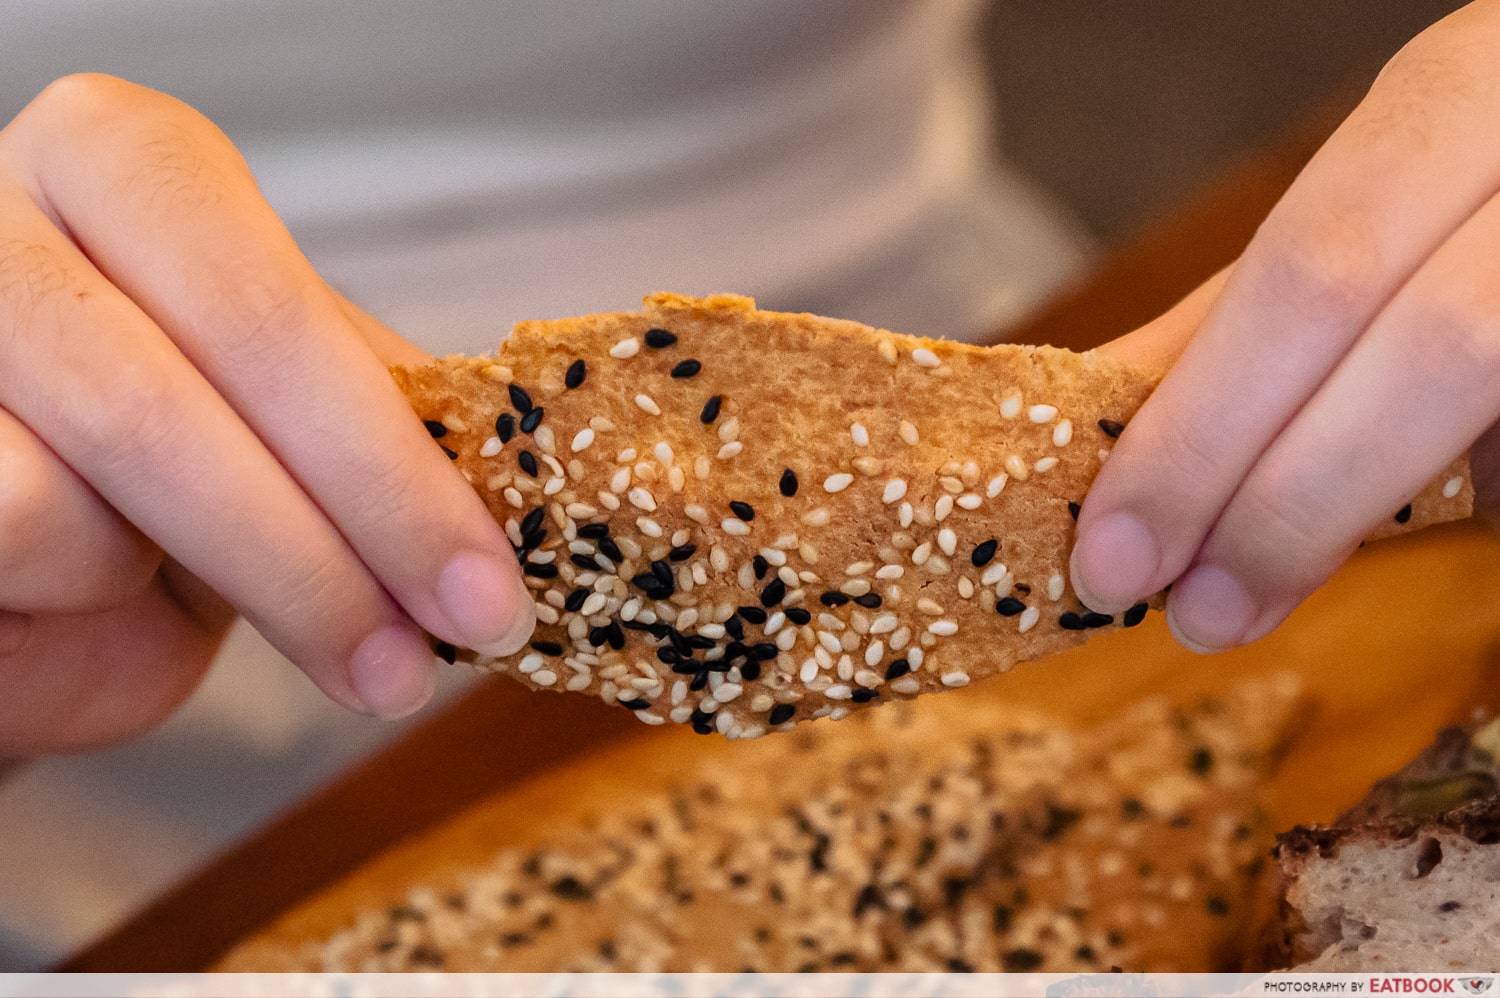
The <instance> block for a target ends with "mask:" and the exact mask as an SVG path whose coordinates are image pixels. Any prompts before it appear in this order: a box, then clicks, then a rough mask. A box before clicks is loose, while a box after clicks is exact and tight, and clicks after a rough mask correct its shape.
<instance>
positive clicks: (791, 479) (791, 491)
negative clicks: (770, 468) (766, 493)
mask: <svg viewBox="0 0 1500 998" xmlns="http://www.w3.org/2000/svg"><path fill="white" fill-rule="evenodd" d="M781 494H782V495H784V496H786V497H787V498H788V499H790V498H791V497H792V496H794V495H796V494H797V473H796V472H795V471H793V470H792V469H791V468H787V469H785V470H784V471H782V473H781Z"/></svg>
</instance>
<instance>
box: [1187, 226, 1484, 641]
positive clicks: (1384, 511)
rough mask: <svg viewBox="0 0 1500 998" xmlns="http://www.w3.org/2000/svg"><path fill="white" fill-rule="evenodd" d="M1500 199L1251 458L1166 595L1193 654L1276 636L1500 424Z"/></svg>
mask: <svg viewBox="0 0 1500 998" xmlns="http://www.w3.org/2000/svg"><path fill="white" fill-rule="evenodd" d="M1496 246H1500V199H1492V200H1491V201H1490V202H1489V204H1487V205H1486V206H1485V207H1484V208H1482V209H1481V210H1480V211H1479V212H1478V213H1477V214H1475V216H1474V217H1473V218H1471V219H1470V220H1469V221H1468V222H1467V223H1465V225H1464V226H1463V227H1462V228H1461V229H1459V231H1458V232H1457V233H1456V234H1455V235H1454V236H1453V238H1452V239H1450V240H1449V241H1448V242H1447V243H1446V244H1444V245H1443V246H1442V247H1441V248H1440V249H1439V250H1438V251H1437V252H1436V253H1435V254H1434V255H1433V256H1432V257H1431V258H1430V259H1429V260H1428V261H1427V263H1425V264H1424V265H1423V266H1422V268H1421V269H1420V270H1419V271H1418V272H1417V274H1416V275H1415V276H1414V277H1413V278H1412V280H1411V281H1410V282H1409V283H1408V284H1407V285H1406V286H1405V287H1404V288H1403V289H1402V290H1401V291H1400V293H1399V294H1397V296H1396V297H1395V298H1394V299H1393V300H1392V302H1391V304H1390V305H1389V306H1388V307H1387V308H1386V309H1385V310H1384V311H1383V312H1382V313H1381V314H1380V316H1379V317H1378V318H1377V319H1376V320H1375V322H1374V323H1372V325H1371V327H1370V329H1369V331H1368V332H1367V333H1365V335H1364V336H1363V337H1361V338H1360V340H1359V342H1358V343H1356V344H1355V346H1354V348H1353V349H1352V350H1351V351H1350V352H1349V354H1348V356H1346V357H1345V358H1344V360H1343V361H1342V362H1341V363H1340V364H1339V366H1338V368H1337V369H1336V370H1335V371H1334V373H1333V375H1332V376H1331V377H1330V378H1329V379H1328V381H1327V382H1326V383H1325V384H1324V385H1323V386H1322V388H1321V389H1319V391H1318V393H1317V394H1316V395H1315V396H1314V397H1313V398H1312V400H1311V401H1310V402H1308V404H1307V405H1306V406H1305V407H1304V408H1303V409H1302V410H1301V412H1299V413H1298V414H1297V416H1296V418H1295V419H1294V420H1293V421H1292V422H1291V424H1290V425H1289V426H1287V428H1286V429H1285V430H1284V431H1283V432H1282V433H1281V434H1280V435H1279V436H1278V437H1277V439H1276V441H1275V443H1273V444H1272V445H1271V447H1270V448H1269V449H1268V450H1267V451H1266V453H1265V454H1264V455H1263V456H1262V457H1261V459H1260V461H1259V462H1257V463H1256V465H1255V468H1254V469H1253V470H1252V471H1251V472H1250V474H1249V475H1248V476H1247V477H1246V479H1245V481H1244V483H1243V485H1241V487H1240V489H1239V491H1238V492H1236V493H1235V496H1234V498H1233V499H1232V500H1231V501H1230V503H1229V505H1228V506H1227V507H1226V508H1225V510H1224V512H1223V515H1221V516H1220V517H1219V520H1218V522H1217V523H1216V525H1215V526H1214V528H1213V531H1212V532H1211V534H1210V535H1209V537H1208V540H1207V541H1206V542H1205V544H1204V545H1203V548H1202V550H1201V551H1200V552H1199V554H1198V556H1197V559H1196V561H1195V563H1194V566H1193V568H1192V569H1191V570H1190V571H1189V572H1188V573H1187V575H1186V576H1184V577H1183V578H1182V579H1181V580H1180V581H1179V582H1178V583H1176V584H1175V585H1174V586H1173V588H1172V593H1171V596H1170V599H1169V602H1168V620H1169V622H1170V623H1171V624H1172V626H1173V629H1174V631H1175V632H1176V633H1177V634H1178V635H1179V637H1180V638H1182V639H1183V643H1184V644H1187V645H1189V646H1190V647H1198V648H1204V649H1217V648H1227V647H1230V646H1233V645H1237V644H1240V643H1243V642H1245V641H1251V640H1254V639H1256V638H1258V637H1260V636H1262V635H1263V634H1265V633H1267V632H1268V631H1270V630H1271V629H1272V628H1274V627H1275V626H1276V625H1277V624H1278V623H1280V622H1281V620H1282V619H1284V618H1285V617H1286V615H1287V614H1288V613H1290V612H1291V610H1292V608H1293V607H1295V606H1296V605H1297V604H1298V603H1299V602H1301V601H1302V599H1303V598H1305V597H1306V596H1307V595H1308V594H1309V593H1310V592H1312V590H1313V589H1315V588H1316V587H1317V586H1319V585H1321V584H1322V583H1323V582H1324V581H1326V580H1327V578H1328V576H1330V575H1331V574H1332V573H1333V571H1334V570H1335V569H1336V568H1337V567H1338V566H1339V565H1340V564H1341V563H1342V562H1343V561H1344V560H1345V558H1347V557H1348V555H1349V554H1350V553H1351V552H1352V551H1353V550H1354V549H1355V548H1356V547H1357V546H1358V544H1359V542H1360V540H1361V539H1363V538H1364V537H1366V536H1368V535H1369V534H1370V532H1371V531H1373V530H1374V529H1375V527H1377V526H1378V525H1380V524H1382V523H1384V522H1386V521H1387V520H1388V519H1389V518H1390V517H1391V516H1392V515H1393V514H1395V513H1396V511H1397V510H1399V509H1401V508H1402V507H1403V506H1404V505H1405V504H1406V503H1407V502H1409V501H1410V500H1411V498H1412V496H1413V495H1415V494H1416V493H1417V492H1419V491H1420V490H1421V489H1422V487H1423V486H1424V485H1425V484H1426V483H1427V482H1429V481H1431V480H1432V479H1434V478H1436V477H1437V476H1438V475H1439V474H1441V473H1442V471H1443V469H1444V468H1446V467H1447V466H1448V464H1449V463H1450V462H1451V461H1452V460H1453V459H1454V458H1456V457H1457V456H1458V455H1459V454H1461V453H1462V452H1463V451H1464V450H1465V449H1466V448H1467V447H1468V446H1469V444H1470V443H1471V442H1473V441H1474V440H1475V439H1476V438H1478V437H1479V436H1480V435H1481V434H1482V433H1483V432H1484V431H1485V429H1486V427H1489V426H1491V425H1493V424H1494V423H1495V420H1496V418H1497V416H1500V388H1497V385H1500V296H1497V295H1496V293H1495V291H1494V290H1493V289H1494V287H1495V278H1496V269H1495V266H1494V262H1493V261H1494V248H1495V247H1496Z"/></svg>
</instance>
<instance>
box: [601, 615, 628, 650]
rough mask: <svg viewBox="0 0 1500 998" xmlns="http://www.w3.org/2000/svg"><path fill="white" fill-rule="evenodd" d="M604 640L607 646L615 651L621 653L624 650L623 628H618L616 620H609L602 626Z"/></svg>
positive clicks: (618, 624)
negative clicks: (606, 641)
mask: <svg viewBox="0 0 1500 998" xmlns="http://www.w3.org/2000/svg"><path fill="white" fill-rule="evenodd" d="M604 630H605V638H606V640H608V641H609V646H610V647H611V648H613V649H614V650H615V651H623V650H624V648H625V628H623V627H621V626H620V622H619V621H618V620H611V621H610V622H609V623H608V624H605V625H604Z"/></svg>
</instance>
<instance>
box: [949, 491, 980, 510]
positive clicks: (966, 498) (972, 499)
mask: <svg viewBox="0 0 1500 998" xmlns="http://www.w3.org/2000/svg"><path fill="white" fill-rule="evenodd" d="M953 501H954V502H956V503H957V504H958V508H959V509H978V508H979V506H980V504H981V503H983V502H984V500H983V499H981V498H980V497H979V494H978V493H976V492H966V493H964V494H963V495H961V496H959V497H958V498H957V499H955V500H953Z"/></svg>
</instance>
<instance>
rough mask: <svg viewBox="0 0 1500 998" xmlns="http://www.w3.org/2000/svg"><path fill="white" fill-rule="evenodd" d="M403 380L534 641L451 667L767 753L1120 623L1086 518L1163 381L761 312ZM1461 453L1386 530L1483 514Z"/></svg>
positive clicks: (744, 310)
mask: <svg viewBox="0 0 1500 998" xmlns="http://www.w3.org/2000/svg"><path fill="white" fill-rule="evenodd" d="M393 373H394V376H395V378H396V380H397V382H398V384H399V385H400V386H401V388H402V389H403V390H404V391H405V392H406V393H407V395H408V397H409V398H410V399H411V402H412V405H413V407H414V408H415V409H416V411H417V413H418V415H420V416H421V418H422V419H423V420H424V421H426V423H427V425H428V428H429V429H430V430H431V431H432V433H433V435H434V436H435V437H437V438H438V440H437V442H438V443H439V444H441V445H442V446H443V447H444V448H445V450H446V451H447V452H448V453H449V454H450V455H451V456H453V459H454V461H455V462H456V464H457V466H458V467H459V469H460V470H461V471H462V472H463V474H464V475H465V476H466V477H467V478H468V479H469V481H470V482H471V483H472V484H473V485H474V487H475V488H476V489H477V490H478V491H479V493H480V494H481V495H482V496H483V498H484V500H485V502H486V503H487V504H488V505H489V508H490V510H491V511H492V512H493V513H494V514H495V516H496V518H497V519H498V520H499V521H501V522H502V523H503V524H504V525H505V529H506V531H507V533H508V534H509V535H510V538H511V542H512V543H513V544H514V545H515V547H516V550H517V555H518V557H519V558H520V560H521V563H522V568H523V572H524V574H525V576H526V579H527V583H528V585H529V586H530V587H531V589H532V591H533V593H534V594H535V598H536V607H537V616H538V626H537V630H536V634H535V635H534V636H533V639H532V641H531V644H530V646H529V647H527V648H525V649H523V650H522V651H521V652H519V653H517V654H516V655H513V656H510V657H507V658H500V659H493V658H486V657H483V656H480V655H478V654H476V653H474V652H472V651H469V650H464V649H454V648H452V647H449V646H441V645H440V646H439V650H440V653H442V654H444V656H445V657H447V658H450V659H456V660H462V661H466V662H470V663H473V664H474V665H476V666H477V667H479V668H482V669H487V670H490V671H494V672H501V673H505V674H507V675H510V676H513V677H515V678H517V679H519V680H520V681H522V682H524V683H527V684H528V685H531V686H533V687H536V688H540V689H555V690H571V691H577V692H587V693H590V694H592V695H595V696H598V697H600V698H601V699H603V700H605V701H606V702H608V703H617V704H620V705H621V706H624V707H626V708H628V709H630V710H632V711H634V712H635V713H636V716H637V717H638V718H639V719H640V720H641V721H643V722H645V723H648V724H663V723H666V722H668V721H671V722H674V723H678V724H690V725H692V726H693V728H694V729H695V730H697V731H699V732H700V733H703V734H708V733H712V732H715V731H717V732H719V733H721V734H724V735H728V736H730V737H754V736H757V735H761V734H764V733H765V732H767V731H771V730H780V729H786V728H790V727H791V726H793V725H794V724H796V723H797V722H798V721H802V720H807V719H811V718H818V717H825V716H827V717H833V718H839V717H842V716H844V715H845V714H847V713H848V712H849V711H850V710H852V709H854V708H856V707H859V706H861V705H865V704H869V703H880V702H885V701H888V700H892V699H907V698H910V697H914V696H917V695H920V694H922V693H929V692H938V691H942V690H947V689H954V688H957V687H962V686H965V685H967V684H968V683H969V682H971V681H972V680H974V679H979V678H982V677H985V676H989V675H993V674H995V673H998V672H1004V671H1006V670H1008V669H1010V668H1011V667H1012V666H1013V665H1014V664H1015V663H1017V662H1022V661H1029V660H1032V659H1036V658H1041V657H1043V656H1045V655H1049V654H1052V653H1053V652H1058V651H1062V650H1064V649H1066V648H1070V647H1072V646H1074V645H1077V644H1080V643H1082V642H1083V641H1085V640H1087V639H1088V637H1089V636H1090V635H1092V634H1094V633H1097V632H1099V631H1101V630H1113V629H1118V628H1121V627H1131V626H1134V625H1135V624H1137V623H1139V622H1140V621H1141V619H1142V618H1143V617H1144V616H1145V613H1146V611H1147V609H1148V608H1151V607H1159V606H1160V605H1161V603H1162V597H1161V596H1160V595H1158V596H1157V597H1154V598H1153V599H1152V600H1150V601H1147V602H1143V603H1140V604H1138V605H1136V606H1134V607H1132V608H1131V609H1130V610H1128V611H1126V612H1125V613H1123V614H1121V615H1119V616H1118V617H1116V616H1111V615H1109V614H1101V613H1094V612H1091V611H1090V610H1088V609H1087V608H1086V607H1084V606H1083V605H1082V604H1081V603H1080V602H1079V601H1078V599H1077V597H1076V596H1075V595H1074V594H1073V590H1072V587H1071V585H1070V584H1069V581H1068V578H1067V567H1068V555H1069V552H1070V550H1071V548H1072V543H1073V519H1074V516H1076V514H1077V509H1078V504H1079V503H1081V502H1082V501H1083V497H1084V494H1085V493H1086V492H1087V490H1088V487H1089V484H1090V483H1091V482H1092V481H1093V480H1094V476H1095V475H1096V474H1097V473H1098V471H1099V467H1100V465H1101V464H1102V463H1103V462H1104V460H1105V459H1106V458H1107V457H1108V456H1109V451H1110V448H1111V446H1112V445H1113V442H1114V440H1115V438H1116V437H1118V436H1119V434H1120V432H1121V430H1122V429H1123V428H1124V425H1125V424H1126V423H1127V422H1128V421H1129V419H1130V417H1131V416H1132V415H1133V414H1134V413H1135V411H1136V410H1137V409H1138V408H1139V407H1140V405H1141V403H1142V402H1143V401H1145V399H1146V396H1147V395H1149V394H1150V392H1151V390H1152V389H1153V388H1154V387H1155V385H1156V383H1157V382H1158V380H1159V379H1160V373H1159V372H1153V371H1146V370H1140V369H1135V368H1131V367H1128V366H1125V365H1123V364H1121V363H1119V362H1118V361H1115V360H1113V359H1111V358H1109V357H1106V356H1104V355H1102V354H1099V353H1096V352H1092V351H1091V352H1088V353H1081V354H1080V353H1073V352H1070V351H1066V350H1058V349H1054V348H1051V347H1032V346H1018V345H1000V346H992V347H978V346H972V345H968V344H962V343H952V342H947V341H939V340H929V339H923V338H920V337H914V336H903V335H899V334H896V333H891V332H887V331H884V330H876V329H872V328H870V327H868V326H863V325H860V324H858V323H853V322H846V321H841V320H834V319H825V318H820V317H818V316H812V315H793V314H785V313H776V312H762V311H758V310H757V309H756V308H755V303H754V302H753V301H751V300H750V299H748V298H742V297H738V296H733V295H719V296H714V297H711V298H705V299H693V298H686V297H682V296H679V295H670V294H658V295H652V296H651V297H649V298H647V299H646V301H645V307H644V310H643V312H642V313H639V314H634V313H617V314H607V315H594V316H585V317H583V318H578V319H563V320H557V321H551V322H524V323H521V324H520V325H518V326H517V327H516V329H515V331H514V333H513V334H512V335H511V337H510V338H509V339H507V340H506V341H505V342H504V343H502V344H501V346H500V350H499V352H498V354H497V355H496V356H495V357H492V358H465V357H450V358H448V359H446V360H443V361H440V362H438V363H436V364H433V365H430V366H427V367H423V368H419V369H396V370H395V371H394V372H393ZM1472 504H1473V489H1472V486H1471V484H1470V481H1469V473H1468V464H1467V461H1466V459H1460V460H1459V461H1457V462H1455V463H1454V465H1453V466H1452V467H1451V468H1449V469H1448V471H1447V472H1446V473H1445V474H1444V475H1443V476H1442V477H1441V478H1440V479H1439V480H1438V481H1437V482H1435V483H1433V484H1432V485H1430V486H1429V487H1428V488H1427V489H1425V490H1424V491H1423V492H1422V494H1421V495H1419V496H1418V497H1416V498H1415V499H1414V500H1413V501H1412V503H1411V505H1410V506H1408V507H1406V508H1405V509H1403V510H1401V511H1400V513H1399V514H1397V515H1396V517H1395V518H1394V519H1393V520H1392V521H1391V522H1390V523H1389V524H1387V525H1386V527H1385V528H1382V529H1381V530H1379V531H1377V532H1376V533H1375V535H1374V536H1384V535H1386V534H1388V533H1396V532H1403V531H1406V530H1412V529H1416V528H1418V527H1421V526H1425V525H1428V524H1431V523H1436V522H1441V521H1446V520H1453V519H1459V518H1462V517H1465V516H1468V515H1469V513H1470V511H1471V509H1472Z"/></svg>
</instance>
